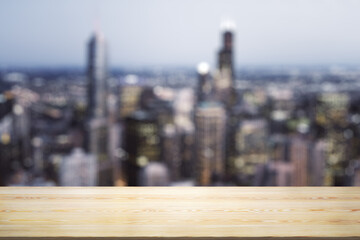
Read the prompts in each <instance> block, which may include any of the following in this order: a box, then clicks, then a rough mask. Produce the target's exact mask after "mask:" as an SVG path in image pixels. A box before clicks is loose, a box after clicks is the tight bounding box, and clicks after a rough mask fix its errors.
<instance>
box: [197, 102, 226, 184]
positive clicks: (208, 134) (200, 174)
mask: <svg viewBox="0 0 360 240" xmlns="http://www.w3.org/2000/svg"><path fill="white" fill-rule="evenodd" d="M225 127H226V114H225V110H224V108H223V107H222V105H221V104H220V103H218V102H201V103H199V104H198V106H197V108H196V111H195V129H196V130H195V131H196V133H195V144H196V161H197V162H196V165H197V166H196V179H197V183H198V185H213V184H218V183H221V182H222V180H223V177H224V175H225Z"/></svg>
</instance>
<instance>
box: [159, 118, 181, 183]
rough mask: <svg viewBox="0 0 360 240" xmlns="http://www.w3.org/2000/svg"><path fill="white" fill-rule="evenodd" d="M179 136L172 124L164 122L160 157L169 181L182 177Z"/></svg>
mask: <svg viewBox="0 0 360 240" xmlns="http://www.w3.org/2000/svg"><path fill="white" fill-rule="evenodd" d="M180 147H181V144H180V136H179V134H178V132H177V129H176V127H175V125H174V124H166V125H165V126H164V128H163V133H162V137H161V149H162V153H161V155H162V156H161V159H162V161H163V162H164V163H166V165H167V167H168V169H169V173H170V178H171V181H178V180H180V179H181V177H182V173H181V169H182V162H181V160H182V159H181V152H180Z"/></svg>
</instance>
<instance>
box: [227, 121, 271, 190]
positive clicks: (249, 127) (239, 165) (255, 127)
mask: <svg viewBox="0 0 360 240" xmlns="http://www.w3.org/2000/svg"><path fill="white" fill-rule="evenodd" d="M233 131H235V132H236V136H235V149H236V153H237V156H236V158H234V159H232V160H233V161H232V162H231V170H232V171H235V173H236V174H238V175H240V176H238V177H240V179H241V182H240V184H241V185H252V182H253V178H254V176H255V174H256V169H257V167H258V166H259V165H261V164H264V163H266V162H267V161H268V159H269V155H268V149H267V123H266V121H265V120H264V119H260V118H259V119H247V120H243V121H241V123H240V124H239V126H238V129H237V130H233Z"/></svg>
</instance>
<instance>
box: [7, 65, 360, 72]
mask: <svg viewBox="0 0 360 240" xmlns="http://www.w3.org/2000/svg"><path fill="white" fill-rule="evenodd" d="M333 67H334V68H336V67H340V68H342V67H344V68H359V69H360V63H338V64H328V63H322V64H321V63H319V64H309V63H299V64H286V63H284V64H280V63H278V64H275V63H274V64H270V63H268V64H243V65H236V66H235V70H236V71H238V70H241V69H248V68H255V69H256V68H258V69H261V68H264V69H271V68H300V69H301V68H310V69H311V68H333ZM8 69H19V70H35V71H36V70H49V71H56V70H84V71H85V70H86V65H85V64H84V65H70V64H68V65H45V64H43V65H12V66H4V65H0V71H1V70H8ZM154 69H160V70H191V69H192V70H194V71H196V69H197V64H196V65H185V64H183V65H123V66H109V67H108V70H109V71H119V70H120V71H121V70H125V71H127V70H139V71H142V70H144V71H146V70H154ZM211 70H215V66H214V67H213V66H211Z"/></svg>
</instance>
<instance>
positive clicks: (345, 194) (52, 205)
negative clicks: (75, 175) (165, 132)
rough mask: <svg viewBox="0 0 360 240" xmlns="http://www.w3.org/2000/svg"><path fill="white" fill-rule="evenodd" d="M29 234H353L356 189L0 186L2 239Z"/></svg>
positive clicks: (359, 232)
mask: <svg viewBox="0 0 360 240" xmlns="http://www.w3.org/2000/svg"><path fill="white" fill-rule="evenodd" d="M23 237H27V238H23ZM29 237H33V238H38V237H42V238H44V239H48V238H50V237H56V238H55V239H63V238H65V239H66V238H69V237H72V238H74V237H99V238H100V237H101V238H111V237H117V238H116V239H119V238H120V239H121V238H123V239H129V238H131V239H143V238H145V239H148V238H179V239H183V238H188V237H193V238H196V237H197V238H200V239H207V238H213V237H218V238H221V239H224V238H226V237H227V238H231V239H232V238H244V237H252V238H260V239H263V238H264V237H274V238H278V237H280V238H281V237H286V238H289V237H301V238H303V237H313V238H315V237H320V238H323V239H327V238H328V237H353V238H356V239H358V238H359V237H360V188H358V187H83V188H81V187H3V188H0V239H29ZM94 239H97V238H94ZM114 239H115V238H114Z"/></svg>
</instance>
